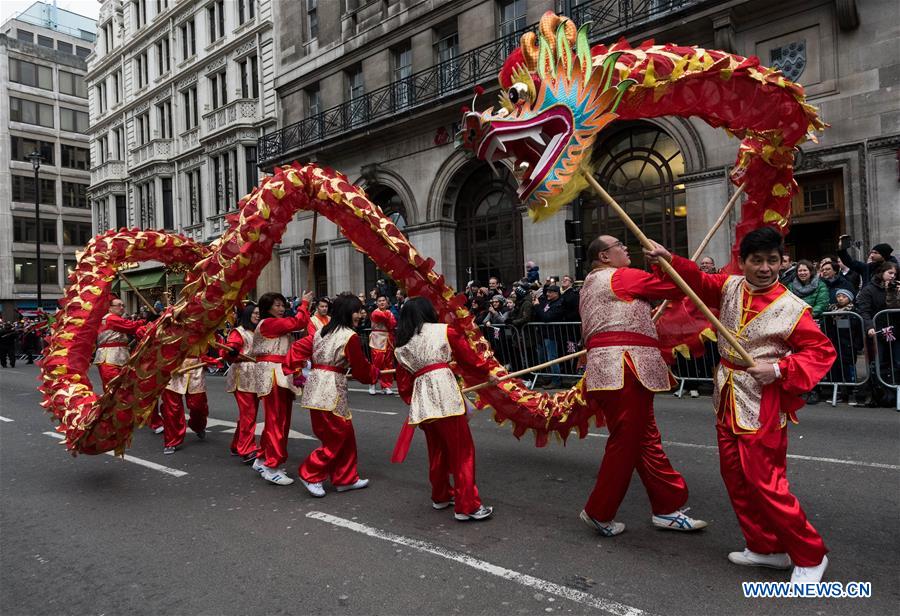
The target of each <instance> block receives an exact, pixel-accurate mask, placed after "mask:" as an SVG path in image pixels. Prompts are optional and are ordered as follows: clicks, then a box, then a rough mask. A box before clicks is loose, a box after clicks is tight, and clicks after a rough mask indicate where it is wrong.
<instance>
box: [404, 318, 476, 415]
mask: <svg viewBox="0 0 900 616" xmlns="http://www.w3.org/2000/svg"><path fill="white" fill-rule="evenodd" d="M394 356H395V357H396V358H397V361H398V362H399V363H400V365H402V366H403V367H404V368H406V369H407V370H409V371H410V372H412V373H413V374H415V373H416V372H418V371H419V370H421V369H422V368H424V367H426V366H430V365H432V364H440V363H449V362H450V360H451V359H453V351H452V350H451V348H450V341H449V340H448V339H447V325H445V324H438V323H425V324H424V325H422V331H421V332H420V333H418V334H416V335H415V336H413V337H412V338H411V339H410V341H409V342H407V343H406V344H404V345H403V346H402V347H399V348H397V349H395V350H394ZM465 412H466V405H465V402H463V397H462V393H461V392H460V390H459V384H458V383H457V382H456V378H455V377H454V376H453V371H452V370H450V368H438V369H436V370H432V371H430V372H426V373H425V374H422V375H421V376H419V377H418V378H417V379H416V380H415V382H414V383H413V392H412V399H411V400H410V404H409V423H411V424H418V423H421V422H423V421H425V420H426V419H440V418H441V417H453V416H454V415H464V414H465Z"/></svg>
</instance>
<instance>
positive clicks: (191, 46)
mask: <svg viewBox="0 0 900 616" xmlns="http://www.w3.org/2000/svg"><path fill="white" fill-rule="evenodd" d="M179 29H180V30H181V59H182V60H187V59H188V58H193V57H194V56H195V55H197V39H196V38H195V36H194V20H193V19H191V20H190V21H187V22H185V23H184V24H183V25H182V26H181V28H179Z"/></svg>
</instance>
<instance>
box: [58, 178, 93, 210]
mask: <svg viewBox="0 0 900 616" xmlns="http://www.w3.org/2000/svg"><path fill="white" fill-rule="evenodd" d="M87 188H88V185H87V184H77V183H75V182H63V183H62V189H63V205H64V206H65V207H77V208H80V209H83V210H84V209H87V208H88V207H90V206H89V205H88V199H87Z"/></svg>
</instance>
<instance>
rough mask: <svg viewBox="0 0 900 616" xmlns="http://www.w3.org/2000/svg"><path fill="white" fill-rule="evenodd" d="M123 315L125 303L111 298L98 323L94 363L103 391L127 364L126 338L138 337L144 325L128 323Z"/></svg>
mask: <svg viewBox="0 0 900 616" xmlns="http://www.w3.org/2000/svg"><path fill="white" fill-rule="evenodd" d="M124 314H125V302H123V301H122V300H121V299H119V298H118V297H113V299H112V301H111V302H110V303H109V313H107V314H106V316H104V317H103V319H102V320H101V321H100V332H99V333H98V334H97V354H96V356H95V357H94V363H95V364H97V369H98V370H99V371H100V380H101V382H102V383H103V389H106V387H107V385H108V384H109V382H110V381H111V380H113V379H114V378H116V377H117V376H119V373H121V372H122V366H124V365H125V364H126V363H128V357H129V355H130V351H129V349H128V342H129V339H128V336H129V335H132V336H138V333H139V332H138V330H140V329H141V328H142V327H143V326H144V325H146V322H144V321H129V320H128V319H126V318H124V317H123V316H122V315H124ZM138 337H140V336H138Z"/></svg>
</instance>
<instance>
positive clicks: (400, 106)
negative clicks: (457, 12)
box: [257, 0, 722, 165]
mask: <svg viewBox="0 0 900 616" xmlns="http://www.w3.org/2000/svg"><path fill="white" fill-rule="evenodd" d="M721 1H722V0H595V1H594V2H587V3H584V4H580V5H577V6H574V7H571V8H569V10H565V9H566V8H568V7H567V6H566V5H567V4H572V2H565V1H563V2H561V3H560V5H561V9H562V10H563V12H564V13H566V14H568V15H571V16H572V18H573V20H574V21H575V23H577V24H583V23H587V22H593V25H592V27H591V34H590V38H591V41H592V42H597V41H599V40H601V39H605V40H609V39H611V38H612V37H613V36H619V35H621V34H623V33H624V32H626V31H627V30H628V29H630V28H633V27H635V26H637V25H640V24H644V23H647V22H650V21H653V20H655V19H658V18H660V17H662V16H665V15H673V14H675V13H680V12H683V11H686V10H689V9H692V8H694V7H696V6H698V5H704V4H715V3H717V2H721ZM536 25H537V24H532V25H530V26H527V27H525V28H522V29H521V30H518V31H516V32H514V33H512V34H509V35H507V36H504V37H502V38H499V39H496V40H494V41H492V42H490V43H488V44H486V45H482V46H481V47H476V48H475V49H472V50H470V51H468V52H466V53H463V54H460V55H459V56H457V57H456V58H453V59H450V60H447V61H445V62H441V63H439V64H436V65H434V66H432V67H430V68H428V69H425V70H423V71H420V72H418V73H414V74H413V75H410V76H409V77H406V78H404V79H401V80H398V81H394V82H392V83H390V84H388V85H386V86H383V87H381V88H378V89H376V90H373V91H371V92H367V93H366V94H364V95H362V96H360V97H358V98H355V99H352V100H349V101H346V102H344V103H341V104H340V105H338V106H336V107H332V108H330V109H326V110H325V111H323V112H321V113H318V114H316V115H314V116H310V117H308V118H306V119H304V120H301V121H300V122H296V123H294V124H290V125H288V126H285V127H284V128H281V129H279V130H277V131H275V132H273V133H270V134H268V135H263V136H262V137H260V138H259V142H258V145H259V147H258V150H257V151H258V163H259V164H260V165H264V164H267V163H271V162H277V161H279V160H281V159H284V158H285V157H287V156H295V155H298V154H301V153H304V152H307V151H309V150H310V149H311V148H312V147H314V146H315V145H316V144H318V143H320V142H323V141H325V140H328V139H332V138H335V137H342V136H346V135H349V134H351V133H353V132H355V131H358V130H360V129H362V128H363V127H366V126H369V125H371V124H374V123H376V122H379V121H382V120H386V119H389V118H392V117H394V116H396V115H397V114H402V113H407V112H410V111H413V110H416V109H421V108H423V107H425V106H427V105H434V104H435V103H437V104H441V103H442V102H443V101H446V100H451V99H452V100H455V99H457V98H458V97H459V96H460V95H461V94H462V93H463V92H464V91H466V90H471V89H472V88H473V87H474V86H475V85H478V84H484V83H488V82H493V81H494V80H495V79H496V78H497V73H498V72H499V70H500V68H501V66H502V65H503V62H504V61H505V60H506V58H507V56H508V55H509V54H510V53H511V52H512V50H513V49H515V48H516V47H517V46H518V45H519V39H520V38H521V35H522V34H523V33H525V32H527V31H530V30H535V29H536Z"/></svg>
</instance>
